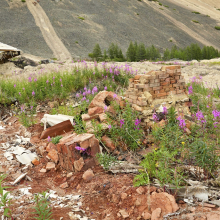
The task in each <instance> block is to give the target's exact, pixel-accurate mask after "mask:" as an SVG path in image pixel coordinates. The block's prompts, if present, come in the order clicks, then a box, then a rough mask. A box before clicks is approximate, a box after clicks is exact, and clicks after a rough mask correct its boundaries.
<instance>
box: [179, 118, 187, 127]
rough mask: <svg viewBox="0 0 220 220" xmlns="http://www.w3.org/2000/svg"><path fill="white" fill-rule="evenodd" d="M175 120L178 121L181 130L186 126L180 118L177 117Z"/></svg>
mask: <svg viewBox="0 0 220 220" xmlns="http://www.w3.org/2000/svg"><path fill="white" fill-rule="evenodd" d="M177 120H178V121H179V126H180V127H181V128H182V129H184V128H185V126H186V122H185V119H183V118H182V117H181V116H179V117H178V118H177Z"/></svg>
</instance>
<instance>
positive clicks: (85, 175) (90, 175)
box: [82, 169, 94, 182]
mask: <svg viewBox="0 0 220 220" xmlns="http://www.w3.org/2000/svg"><path fill="white" fill-rule="evenodd" d="M93 177H94V173H93V171H92V170H91V169H88V170H87V171H86V172H84V173H83V176H82V178H83V179H84V180H85V181H86V182H87V181H90V180H91V179H92V178H93Z"/></svg>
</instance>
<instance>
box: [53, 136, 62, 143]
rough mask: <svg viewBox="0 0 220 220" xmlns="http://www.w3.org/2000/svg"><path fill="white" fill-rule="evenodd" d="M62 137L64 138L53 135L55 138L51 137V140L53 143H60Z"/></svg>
mask: <svg viewBox="0 0 220 220" xmlns="http://www.w3.org/2000/svg"><path fill="white" fill-rule="evenodd" d="M61 138H62V136H56V137H53V138H51V142H52V143H53V144H58V143H59V141H60V139H61Z"/></svg>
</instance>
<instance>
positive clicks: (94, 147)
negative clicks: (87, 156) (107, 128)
mask: <svg viewBox="0 0 220 220" xmlns="http://www.w3.org/2000/svg"><path fill="white" fill-rule="evenodd" d="M89 146H90V148H91V156H93V157H95V155H96V154H97V153H100V147H99V140H98V139H97V138H95V136H93V137H92V138H90V139H89Z"/></svg>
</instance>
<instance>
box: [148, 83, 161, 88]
mask: <svg viewBox="0 0 220 220" xmlns="http://www.w3.org/2000/svg"><path fill="white" fill-rule="evenodd" d="M157 86H160V83H152V84H150V87H157Z"/></svg>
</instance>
